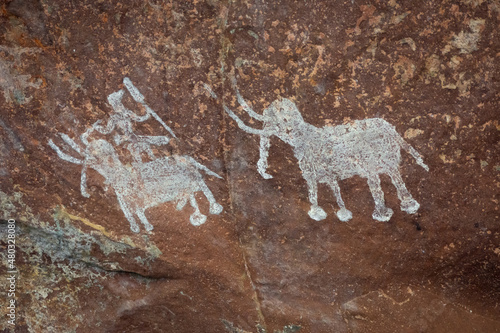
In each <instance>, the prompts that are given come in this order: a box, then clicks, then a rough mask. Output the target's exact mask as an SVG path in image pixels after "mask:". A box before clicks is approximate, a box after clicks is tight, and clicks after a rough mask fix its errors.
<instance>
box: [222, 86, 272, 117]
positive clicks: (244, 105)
mask: <svg viewBox="0 0 500 333" xmlns="http://www.w3.org/2000/svg"><path fill="white" fill-rule="evenodd" d="M230 79H231V85H232V86H233V89H234V91H235V92H236V96H237V97H238V103H240V105H241V107H242V108H243V110H245V111H246V113H248V115H250V117H252V118H254V119H256V120H259V121H264V116H263V115H261V114H258V113H257V112H255V111H254V110H253V109H252V108H251V107H250V106H249V105H248V104H247V102H246V101H245V100H244V99H243V97H241V94H240V91H239V90H238V87H237V86H236V78H235V77H234V76H231V77H230Z"/></svg>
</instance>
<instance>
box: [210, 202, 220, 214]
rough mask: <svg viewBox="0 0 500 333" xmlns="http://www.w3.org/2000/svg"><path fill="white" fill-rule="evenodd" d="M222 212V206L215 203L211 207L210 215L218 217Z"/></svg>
mask: <svg viewBox="0 0 500 333" xmlns="http://www.w3.org/2000/svg"><path fill="white" fill-rule="evenodd" d="M220 212H222V206H221V205H219V204H218V203H214V204H213V205H210V214H215V215H218V214H220Z"/></svg>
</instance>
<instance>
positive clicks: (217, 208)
mask: <svg viewBox="0 0 500 333" xmlns="http://www.w3.org/2000/svg"><path fill="white" fill-rule="evenodd" d="M199 186H200V189H201V191H202V192H203V194H204V195H205V197H206V198H207V200H208V202H209V203H210V214H215V215H219V214H220V212H222V206H221V205H219V204H218V203H217V201H215V198H214V195H213V194H212V191H210V189H209V188H208V186H207V184H205V183H204V182H200V184H199Z"/></svg>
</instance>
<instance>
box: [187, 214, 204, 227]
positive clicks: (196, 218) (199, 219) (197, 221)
mask: <svg viewBox="0 0 500 333" xmlns="http://www.w3.org/2000/svg"><path fill="white" fill-rule="evenodd" d="M206 220H207V217H206V216H205V215H203V214H193V215H191V217H190V218H189V221H191V224H192V225H195V226H199V225H202V224H203V223H205V221H206Z"/></svg>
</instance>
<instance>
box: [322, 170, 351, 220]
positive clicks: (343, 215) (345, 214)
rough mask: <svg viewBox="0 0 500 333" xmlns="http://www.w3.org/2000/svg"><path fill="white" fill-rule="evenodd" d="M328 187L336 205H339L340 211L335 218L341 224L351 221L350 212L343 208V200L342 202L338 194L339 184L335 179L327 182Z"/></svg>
mask: <svg viewBox="0 0 500 333" xmlns="http://www.w3.org/2000/svg"><path fill="white" fill-rule="evenodd" d="M327 183H328V185H329V186H330V188H331V189H332V191H333V194H334V195H335V199H336V200H337V204H338V205H339V208H340V210H339V211H337V217H338V218H339V220H340V221H342V222H347V221H349V220H350V219H352V213H351V211H350V210H348V209H347V208H345V204H344V200H342V195H341V194H340V187H339V183H338V182H337V181H336V180H335V179H329V180H328V181H327Z"/></svg>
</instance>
